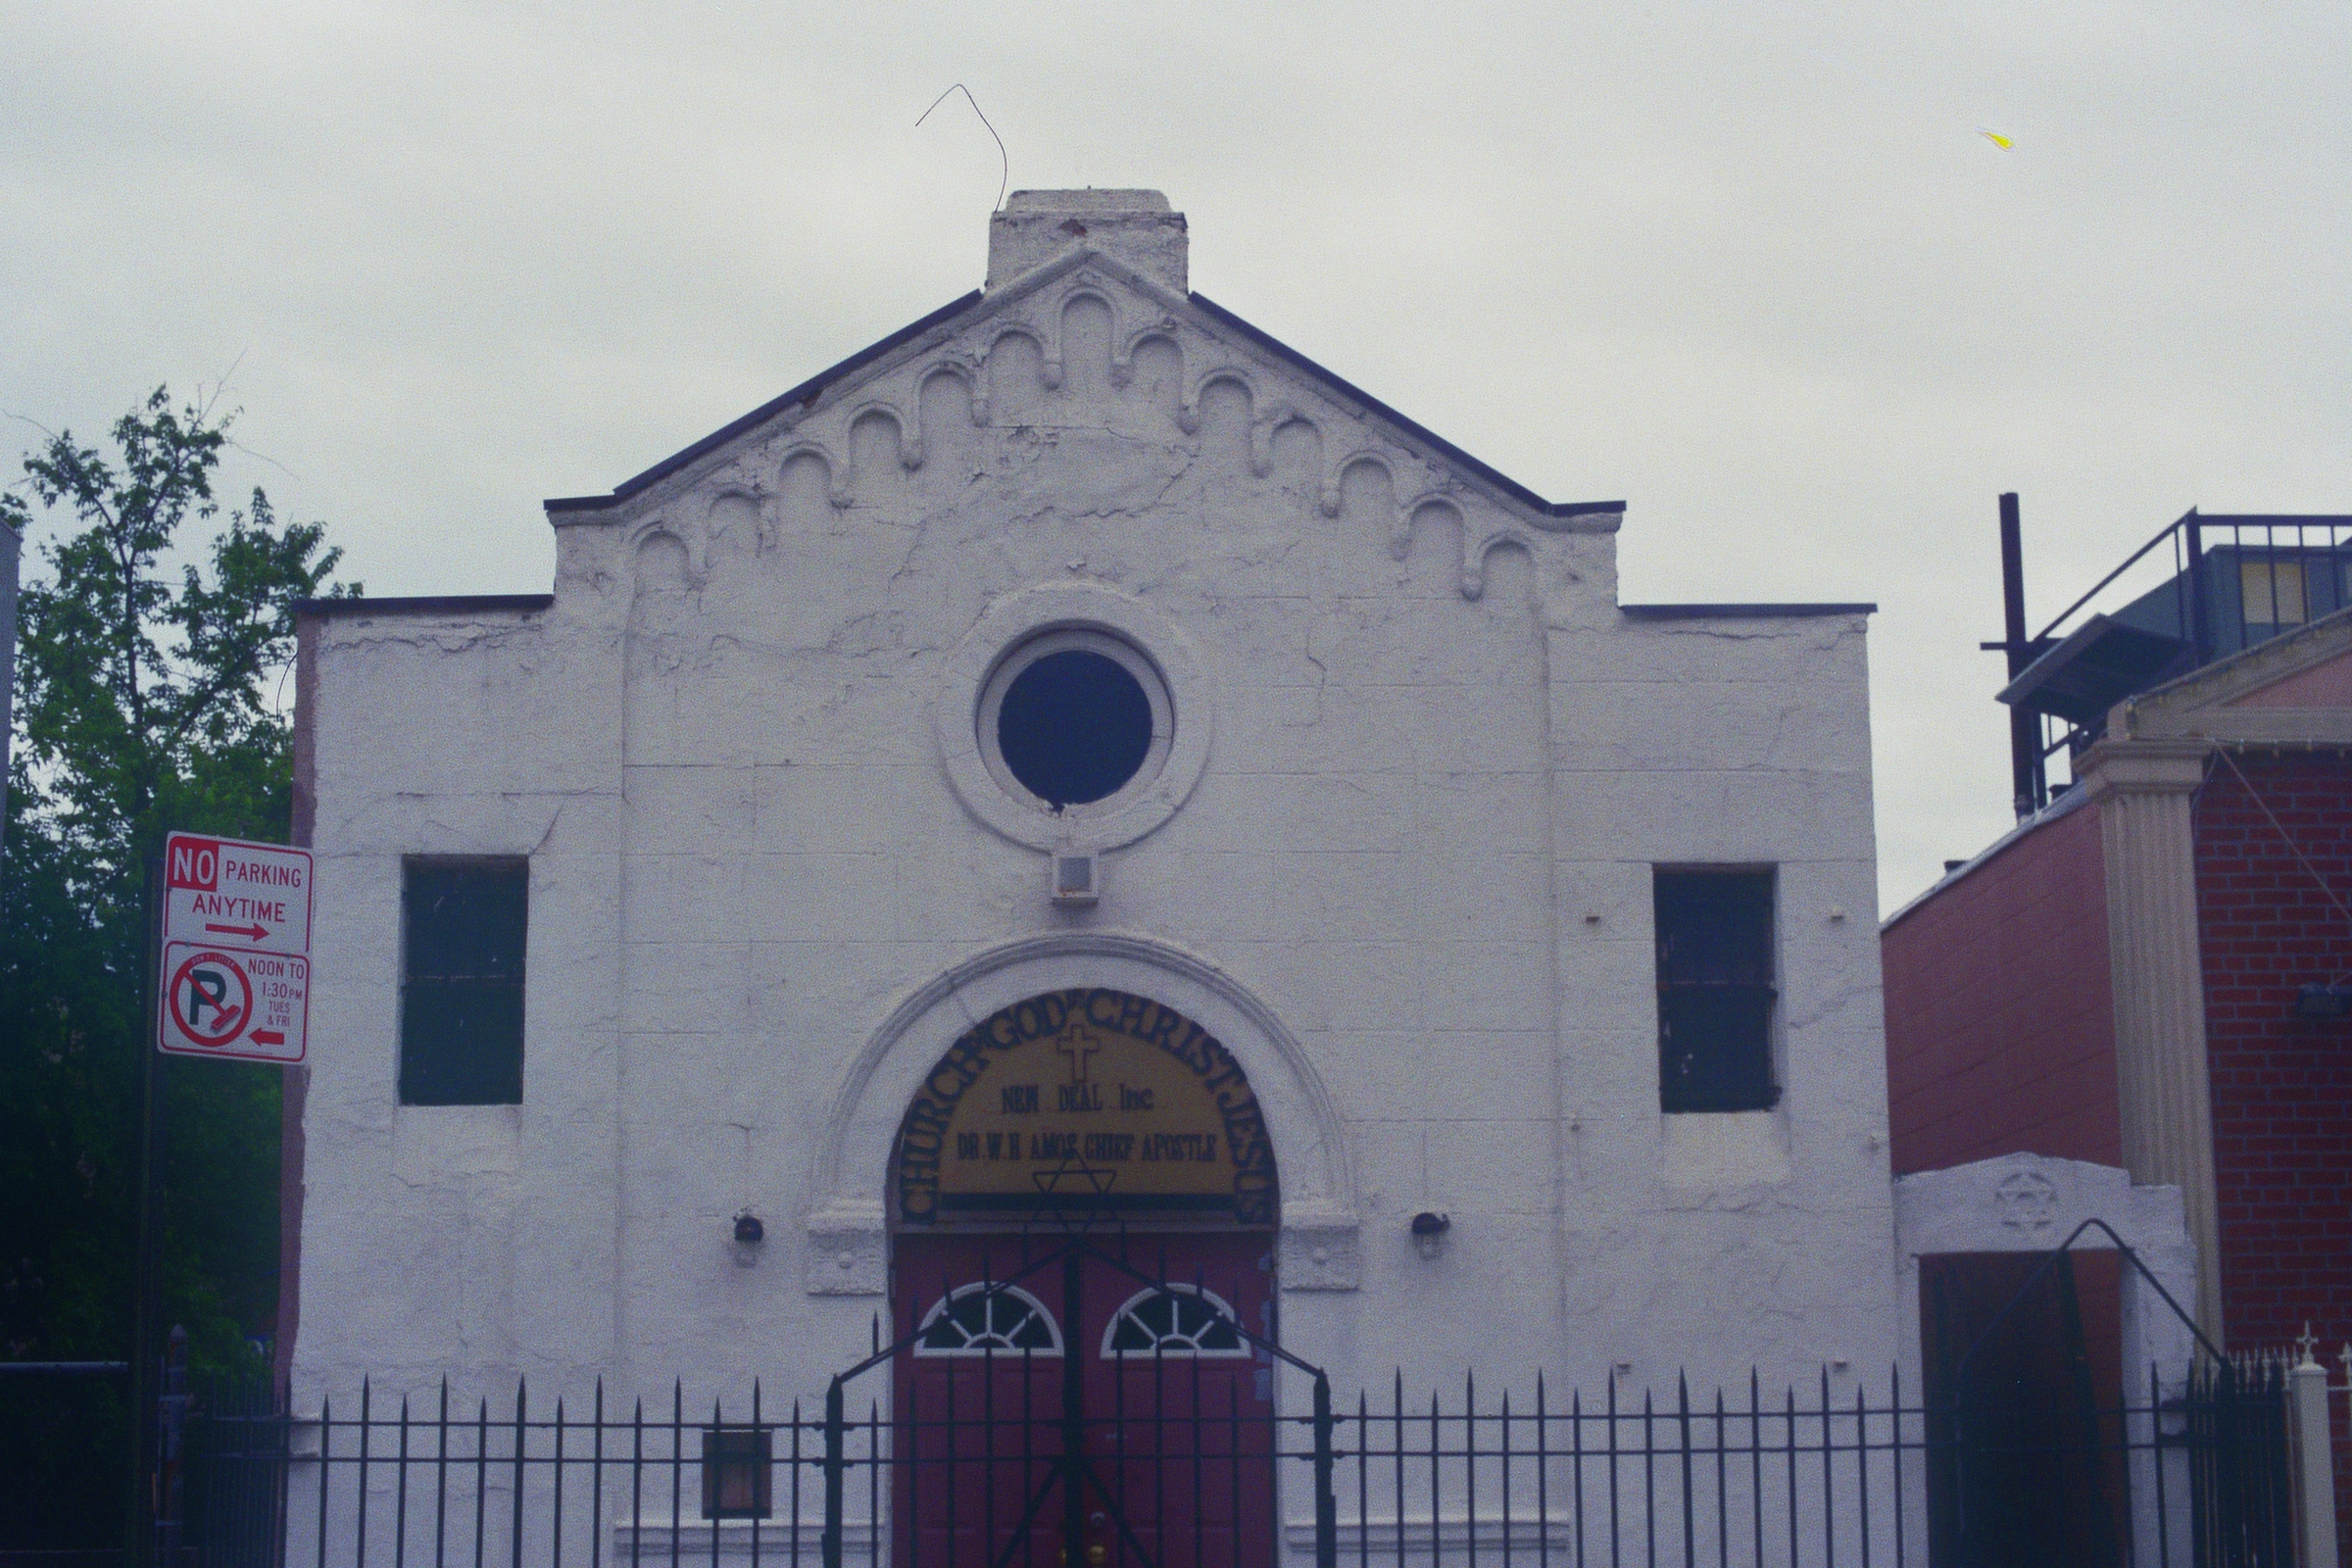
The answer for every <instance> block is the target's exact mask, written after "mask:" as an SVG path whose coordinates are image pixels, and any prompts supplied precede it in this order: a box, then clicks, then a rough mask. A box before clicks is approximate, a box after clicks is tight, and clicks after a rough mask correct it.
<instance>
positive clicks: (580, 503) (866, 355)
mask: <svg viewBox="0 0 2352 1568" xmlns="http://www.w3.org/2000/svg"><path fill="white" fill-rule="evenodd" d="M981 298H982V295H981V292H980V290H978V289H974V290H972V291H971V292H970V293H969V294H966V295H964V296H963V297H962V298H961V299H957V300H951V301H950V302H948V303H947V304H945V305H943V306H941V307H940V308H939V309H938V310H936V311H933V312H932V313H931V314H930V315H929V316H925V317H921V318H919V319H915V320H912V321H909V322H907V324H906V325H905V326H902V327H900V328H899V329H898V330H897V331H896V332H893V333H891V334H890V336H888V337H886V338H882V339H880V340H878V341H876V342H873V343H869V344H867V345H866V346H865V347H864V348H861V349H859V350H858V352H857V353H855V354H853V355H851V356H850V357H849V358H848V359H846V360H843V361H842V362H841V363H840V364H838V365H834V366H829V367H827V368H824V369H822V370H819V371H817V372H816V374H814V375H812V376H810V377H809V379H808V380H806V381H803V382H802V383H801V384H800V385H799V386H796V387H794V388H793V389H792V390H791V391H789V392H786V393H784V394H783V395H782V396H780V397H773V398H770V399H768V400H767V401H766V402H765V403H762V404H760V406H759V407H758V408H756V409H754V410H753V411H752V412H751V413H749V414H746V415H744V416H742V417H740V418H735V419H730V420H728V421H727V422H726V423H725V424H722V425H720V426H719V427H718V428H717V429H715V430H713V431H711V433H710V434H709V435H707V436H705V437H703V438H702V439H701V440H700V441H697V442H696V443H695V444H694V445H692V446H690V447H687V448H684V449H683V450H681V451H677V452H673V453H671V454H670V455H669V456H668V457H666V458H663V459H662V461H661V462H660V463H657V464H655V465H654V466H652V467H650V468H648V469H646V470H645V471H644V472H642V473H638V474H632V475H631V476H630V477H628V478H626V479H623V480H621V481H620V483H618V484H616V485H614V486H613V493H612V494H611V495H608V496H558V497H556V498H555V499H553V500H551V501H548V502H546V503H545V505H546V507H547V510H548V511H550V512H602V511H603V510H605V509H606V508H608V507H616V506H619V505H620V504H621V503H622V502H623V501H626V500H628V499H629V497H631V496H633V495H635V494H637V492H638V491H640V490H644V489H647V488H649V487H650V486H653V485H656V484H659V483H661V482H662V480H663V479H666V478H668V477H669V476H670V475H671V474H673V473H675V472H677V471H678V470H679V469H680V468H683V467H684V466H686V465H688V464H689V463H692V462H693V461H694V460H695V459H697V458H699V457H702V456H704V455H705V454H706V453H709V452H712V451H715V450H716V449H718V448H719V447H722V446H724V445H726V444H727V443H728V442H729V441H732V440H734V439H735V438H736V437H737V436H739V435H741V434H743V432H744V431H746V430H749V429H751V428H752V427H753V426H755V425H758V424H762V423H765V422H766V421H767V420H769V419H772V418H774V417H776V416H777V415H779V414H782V413H783V412H784V411H785V410H786V409H789V408H793V407H795V406H796V405H800V404H807V403H814V402H815V401H816V398H817V394H818V393H820V392H822V391H824V389H825V388H826V387H828V386H831V385H832V384H833V383H834V382H836V381H838V380H840V379H841V378H842V377H843V376H845V375H848V374H849V373H850V372H851V371H853V370H856V369H859V368H863V367H864V366H866V365H869V364H871V363H872V362H873V361H875V360H878V359H880V358H882V356H883V355H885V354H888V353H889V352H890V351H891V350H893V349H895V348H899V347H901V346H903V345H905V344H907V343H909V342H911V341H913V340H914V339H915V338H918V337H921V336H922V335H923V334H924V333H925V332H928V331H930V330H931V329H932V328H933V327H935V326H939V325H942V324H944V323H945V322H947V321H950V320H953V319H955V318H956V317H958V316H961V315H962V314H963V313H964V312H966V311H968V310H970V309H971V308H972V307H973V306H975V305H977V304H979V303H980V301H981Z"/></svg>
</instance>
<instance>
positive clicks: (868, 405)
mask: <svg viewBox="0 0 2352 1568" xmlns="http://www.w3.org/2000/svg"><path fill="white" fill-rule="evenodd" d="M869 416H871V417H878V418H884V419H888V420H889V421H890V426H891V429H892V430H893V431H894V432H895V433H896V434H897V436H898V441H899V466H900V467H902V468H905V469H906V470H907V472H909V473H911V472H913V471H914V470H915V469H917V468H919V467H921V466H923V442H922V436H921V434H920V433H919V432H918V433H916V434H914V435H911V436H910V435H908V433H907V430H908V427H909V421H908V420H907V416H906V414H905V413H904V412H902V411H901V410H900V408H899V406H898V405H897V404H895V403H892V402H890V401H889V400H887V399H885V398H866V399H864V400H862V401H861V402H859V403H858V406H857V407H856V408H854V409H852V410H850V412H849V417H848V418H847V419H845V420H844V421H843V423H842V426H841V429H842V439H843V441H844V443H845V444H846V443H847V442H848V441H849V439H850V437H851V436H852V435H854V434H855V433H856V432H857V429H858V420H860V419H863V418H866V417H869Z"/></svg>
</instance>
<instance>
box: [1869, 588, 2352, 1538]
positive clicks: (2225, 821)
mask: <svg viewBox="0 0 2352 1568" xmlns="http://www.w3.org/2000/svg"><path fill="white" fill-rule="evenodd" d="M2020 684H2025V682H2022V681H2021V682H2020ZM2016 689H2017V687H2016V686H2014V685H2013V687H2012V691H2013V692H2014V691H2016ZM2094 736H2095V738H2094ZM2078 738H2080V739H2084V740H2089V741H2090V744H2089V745H2088V746H2087V748H2086V749H2085V750H2083V751H2082V752H2081V753H2080V754H2079V755H2078V756H2077V757H2076V759H2075V773H2076V780H2077V781H2076V783H2075V785H2073V786H2071V787H2069V788H2068V789H2066V790H2065V791H2064V792H2062V793H2061V794H2059V795H2058V796H2057V797H2056V798H2055V799H2053V800H2051V801H2050V802H2049V803H2048V804H2047V805H2046V806H2043V807H2042V808H2041V809H2039V810H2037V811H2036V812H2035V813H2034V814H2033V815H2032V816H2030V817H2028V818H2027V819H2026V820H2024V821H2023V822H2021V823H2020V824H2019V825H2018V827H2017V828H2016V829H2015V830H2014V831H2012V832H2011V833H2009V834H2008V835H2007V836H2005V837H2004V838H2002V839H2001V840H2000V841H1999V842H1997V843H1995V844H1993V845H1992V846H1991V847H1990V848H1988V849H1986V850H1985V852H1984V853H1983V854H1981V855H1979V856H1977V857H1976V858H1973V859H1971V860H1969V861H1967V862H1966V863H1964V864H1960V865H1956V866H1954V867H1953V868H1951V869H1950V870H1949V871H1948V872H1947V873H1946V875H1945V876H1944V878H1943V879H1942V880H1941V881H1940V882H1938V883H1937V884H1936V886H1935V887H1933V888H1931V889H1930V890H1929V891H1928V892H1927V893H1925V894H1923V895H1922V896H1921V897H1919V898H1918V899H1916V900H1914V901H1913V902H1912V903H1911V904H1909V905H1908V906H1906V907H1903V908H1901V909H1899V910H1897V911H1896V912H1895V913H1894V914H1893V915H1892V916H1891V917H1890V918H1889V919H1888V920H1887V924H1886V927H1885V929H1884V932H1883V937H1882V948H1883V955H1884V963H1885V973H1886V1000H1887V1097H1888V1102H1889V1105H1890V1116H1891V1126H1890V1136H1891V1143H1892V1155H1893V1166H1894V1172H1895V1174H1896V1175H1897V1176H1902V1175H1908V1174H1911V1173H1914V1172H1919V1171H1927V1170H1940V1169H1945V1168H1948V1167H1951V1166H1956V1165H1961V1164H1966V1163H1968V1162H1970V1161H1973V1160H1979V1159H1985V1158H1990V1157H1993V1156H1997V1155H2001V1154H2007V1153H2013V1152H2029V1153H2035V1154H2042V1155H2050V1156H2058V1157H2063V1158H2071V1159H2080V1160H2088V1161H2092V1162H2094V1163H2097V1164H2102V1165H2114V1166H2121V1167H2123V1168H2125V1169H2126V1170H2128V1171H2130V1172H2131V1178H2132V1180H2133V1181H2135V1182H2139V1183H2144V1184H2162V1185H2169V1186H2177V1187H2179V1188H2180V1190H2181V1196H2182V1200H2183V1203H2182V1206H2183V1209H2184V1210H2185V1215H2186V1219H2187V1223H2188V1231H2189V1239H2190V1241H2191V1242H2192V1243H2193V1244H2194V1246H2195V1249H2196V1253H2197V1283H2198V1290H2197V1302H2196V1316H2197V1318H2198V1320H2199V1323H2200V1326H2201V1327H2202V1328H2203V1329H2204V1331H2205V1333H2206V1335H2207V1336H2208V1337H2209V1338H2211V1339H2212V1340H2213V1341H2215V1342H2216V1343H2218V1344H2220V1345H2221V1346H2223V1347H2224V1348H2228V1349H2231V1350H2237V1349H2249V1348H2276V1347H2281V1346H2284V1345H2287V1344H2289V1343H2291V1342H2292V1341H2294V1340H2295V1339H2296V1338H2297V1337H2298V1336H2300V1335H2301V1334H2303V1333H2304V1332H2305V1328H2306V1325H2308V1326H2309V1329H2310V1331H2311V1332H2313V1333H2315V1334H2316V1335H2317V1336H2318V1337H2319V1339H2320V1341H2321V1343H2322V1345H2323V1346H2326V1347H2328V1348H2333V1347H2336V1346H2340V1345H2342V1344H2344V1343H2346V1342H2347V1341H2352V1015H2347V1014H2348V1013H2352V609H2345V610H2340V611H2337V612H2335V613H2330V614H2327V615H2326V616H2325V617H2324V618H2322V619H2319V620H2316V621H2313V622H2310V623H2308V624H2305V625H2302V626H2300V627H2296V628H2293V629H2288V630H2285V631H2283V632H2281V633H2279V634H2278V635H2276V636H2274V637H2273V638H2272V639H2271V640H2269V641H2265V642H2262V643H2260V644H2258V645H2257V646H2255V647H2253V648H2251V649H2248V650H2245V651H2242V652H2238V653H2234V654H2231V655H2229V656H2228V657H2225V658H2222V659H2220V660H2218V661H2216V662H2211V663H2208V664H2206V665H2205V666H2204V667H2203V668H2200V669H2196V670H2194V671H2193V672H2191V673H2189V674H2187V675H2185V676H2181V677H2179V678H2177V679H2174V680H2172V681H2170V682H2167V683H2164V684H2159V685H2156V686H2154V687H2152V688H2151V689H2149V690H2147V691H2144V692H2141V693H2139V694H2138V695H2135V696H2131V697H2127V698H2126V699H2125V700H2124V701H2122V702H2120V703H2118V704H2117V705H2116V706H2115V707H2114V708H2113V709H2112V710H2111V711H2109V712H2108V713H2107V715H2106V716H2105V718H2104V720H2103V721H2101V722H2100V723H2099V726H2098V729H2097V730H2096V731H2095V732H2093V735H2091V736H2085V735H2082V734H2081V732H2080V731H2079V732H2078ZM1948 1261H1949V1262H1950V1263H1951V1264H1952V1265H1954V1266H1955V1267H1954V1271H1953V1272H1952V1273H1951V1274H1950V1275H1949V1276H1948V1279H1949V1280H1950V1282H1951V1283H1952V1289H1951V1290H1949V1291H1947V1292H1946V1294H1945V1295H1944V1296H1942V1297H1941V1298H1939V1301H1940V1302H1941V1303H1942V1304H1941V1306H1940V1308H1939V1309H1940V1310H1942V1311H1944V1312H1947V1313H1951V1314H1954V1315H1955V1317H1956V1319H1957V1320H1958V1321H1959V1322H1960V1323H1961V1324H1963V1325H1964V1326H1963V1327H1962V1328H1961V1329H1960V1330H1959V1332H1963V1333H1965V1332H1967V1331H1968V1329H1969V1328H1973V1327H1974V1326H1975V1325H1977V1324H1979V1323H1982V1322H1984V1321H1985V1320H1986V1317H1987V1314H1988V1312H1991V1311H1994V1310H1997V1305H1996V1302H1997V1300H1998V1299H2006V1298H2007V1297H2008V1295H2009V1294H2010V1292H2011V1291H2013V1290H2014V1289H2015V1288H2016V1281H2017V1279H2018V1278H2019V1277H2020V1274H2019V1271H2018V1270H2017V1268H2016V1267H2015V1266H2014V1264H2013V1263H2012V1262H2011V1261H2010V1260H2001V1259H1989V1258H1973V1259H1972V1258H1965V1257H1964V1258H1955V1259H1951V1260H1948ZM2002 1264H2007V1265H2008V1266H2007V1267H2005V1268H2004V1267H2002V1266H1996V1265H2002ZM2102 1267H2105V1265H2103V1264H2102ZM1923 1278H1925V1276H1924V1275H1923ZM2112 1292H2113V1283H2112V1276H2111V1275H2110V1274H2108V1273H2103V1272H2094V1273H2091V1274H2087V1275H2086V1276H2085V1280H2084V1290H2083V1293H2082V1298H2083V1308H2084V1315H2085V1317H2086V1318H2087V1319H2088V1320H2089V1321H2088V1334H2089V1338H2090V1341H2091V1343H2092V1347H2093V1353H2094V1359H2097V1360H2101V1361H2109V1359H2110V1357H2111V1354H2112V1352H2109V1351H2107V1350H2106V1349H2105V1347H2106V1346H2108V1345H2110V1344H2112V1343H2113V1340H2112V1338H2111V1336H2112V1335H2113V1333H2114V1323H2115V1316H2114V1314H2115V1310H2116V1308H2115V1304H2114V1297H2113V1295H2112ZM1972 1298H1973V1299H1972ZM1927 1312H1928V1304H1927V1303H1925V1302H1923V1314H1926V1313H1927ZM1926 1321H1927V1319H1926V1317H1925V1316H1923V1325H1924V1324H1925V1323H1926ZM1927 1332H1928V1335H1929V1337H1931V1338H1933V1336H1934V1335H1935V1333H1936V1330H1935V1329H1933V1328H1929V1329H1928V1330H1927ZM1944 1332H1947V1333H1948V1332H1952V1328H1951V1325H1948V1324H1947V1325H1946V1326H1945V1330H1944ZM2322 1353H2323V1355H2325V1353H2326V1352H2325V1351H2323V1352H2322ZM2110 1364H2111V1363H2110ZM2107 1376H2108V1374H2107V1371H2106V1368H2105V1366H2101V1367H2100V1369H2099V1383H2100V1390H2099V1397H2100V1399H2101V1401H2102V1402H2104V1401H2106V1400H2108V1399H2111V1398H2114V1397H2117V1396H2118V1395H2119V1394H2120V1393H2121V1390H2120V1389H2118V1388H2116V1387H2115V1386H2113V1385H2110V1384H2108V1382H2107ZM2348 1437H2352V1434H2347V1433H2346V1432H2345V1431H2344V1430H2343V1428H2342V1425H2341V1423H2340V1420H2339V1421H2338V1422H2337V1430H2336V1433H2335V1443H2336V1470H2337V1483H2336V1485H2337V1496H2338V1498H2339V1502H2338V1510H2339V1516H2340V1517H2339V1529H2341V1530H2342V1531H2343V1533H2344V1535H2345V1537H2346V1543H2345V1544H2346V1545H2347V1546H2348V1547H2352V1506H2348V1505H2352V1443H2348V1442H2347V1438H2348Z"/></svg>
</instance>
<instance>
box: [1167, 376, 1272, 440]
mask: <svg viewBox="0 0 2352 1568" xmlns="http://www.w3.org/2000/svg"><path fill="white" fill-rule="evenodd" d="M1219 381H1230V382H1232V383H1233V384H1234V385H1235V386H1238V387H1240V388H1241V389H1242V392H1243V395H1244V396H1246V397H1248V398H1249V399H1250V407H1251V408H1255V407H1256V405H1257V387H1256V385H1255V383H1253V382H1252V381H1251V380H1250V372H1249V371H1247V370H1245V369H1243V368H1240V367H1239V366H1233V365H1220V366H1218V367H1217V368H1215V369H1213V370H1203V371H1201V374H1200V375H1199V376H1198V377H1197V378H1195V380H1194V381H1193V387H1192V390H1191V391H1190V392H1188V393H1186V394H1185V399H1184V401H1183V402H1182V403H1180V404H1178V405H1177V406H1176V427H1177V428H1178V429H1180V430H1182V431H1183V432H1184V433H1185V434H1186V435H1198V434H1200V433H1201V399H1202V398H1203V397H1205V396H1207V394H1208V389H1209V388H1210V387H1212V386H1215V385H1216V384H1217V383H1218V382H1219Z"/></svg>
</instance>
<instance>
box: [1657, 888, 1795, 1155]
mask: <svg viewBox="0 0 2352 1568" xmlns="http://www.w3.org/2000/svg"><path fill="white" fill-rule="evenodd" d="M1653 876H1654V878H1655V880H1654V883H1653V887H1654V893H1655V898H1656V905H1657V938H1658V1103H1659V1104H1660V1106H1661V1107H1662V1108H1664V1109H1665V1110H1668V1111H1709V1110H1713V1111H1724V1110H1769V1109H1770V1108H1771V1107H1772V1106H1774V1105H1775V1104H1778V1103H1780V1098H1781V1091H1780V1089H1779V1087H1778V1086H1777V1085H1776V1084H1775V1083H1774V1082H1773V1071H1772V1012H1773V1004H1774V1002H1775V1000H1776V998H1777V996H1778V993H1777V992H1776V991H1775V990H1774V988H1773V978H1774V970H1775V965H1774V961H1773V931H1772V905H1773V873H1772V872H1771V871H1768V870H1766V871H1683V870H1671V869H1668V868H1666V867H1663V866H1660V867H1658V868H1657V869H1656V870H1655V871H1654V872H1653Z"/></svg>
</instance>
